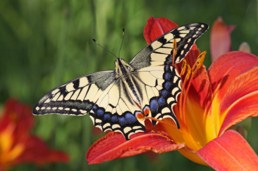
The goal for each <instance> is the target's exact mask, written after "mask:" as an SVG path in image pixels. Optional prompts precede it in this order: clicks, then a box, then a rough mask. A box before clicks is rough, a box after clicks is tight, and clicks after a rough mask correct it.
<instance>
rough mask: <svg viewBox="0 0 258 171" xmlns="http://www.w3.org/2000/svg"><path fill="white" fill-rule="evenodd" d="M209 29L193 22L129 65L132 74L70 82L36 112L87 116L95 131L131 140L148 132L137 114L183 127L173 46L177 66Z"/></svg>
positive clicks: (106, 74)
mask: <svg viewBox="0 0 258 171" xmlns="http://www.w3.org/2000/svg"><path fill="white" fill-rule="evenodd" d="M207 28H208V26H207V25H206V24H204V23H195V24H189V25H184V26H181V27H179V28H177V29H174V30H171V31H170V32H169V33H167V34H165V35H163V36H161V37H160V38H158V39H157V40H155V41H154V42H152V43H151V44H150V45H149V46H147V47H145V48H144V49H143V50H141V51H140V52H139V53H138V54H137V55H136V56H135V57H134V58H133V60H132V61H131V62H130V63H129V64H127V65H128V66H130V68H132V69H133V70H132V71H130V72H128V73H127V74H124V75H122V76H121V75H120V76H118V75H117V73H116V71H117V70H114V71H103V72H97V73H94V74H91V75H88V76H83V77H80V78H78V79H75V80H73V81H70V82H68V83H66V84H64V85H62V86H59V87H57V88H55V89H53V90H52V91H50V92H49V93H47V94H46V95H45V96H44V97H43V98H42V99H41V100H40V101H39V103H38V104H37V105H36V107H35V108H34V110H33V113H34V114H36V115H40V114H49V113H55V114H68V115H84V114H87V113H89V115H90V117H91V119H92V121H93V123H94V125H95V126H96V127H99V128H100V129H101V130H103V131H107V130H111V131H116V132H121V133H122V134H124V136H125V137H126V138H127V139H128V138H129V137H130V136H131V135H132V134H133V133H136V132H143V131H145V125H144V122H143V121H140V120H138V119H137V117H136V113H137V112H141V111H142V110H143V108H145V107H148V108H149V109H150V111H151V115H152V117H155V118H156V119H158V120H159V119H162V118H166V117H169V118H172V119H174V121H175V122H176V124H177V126H178V127H179V123H178V122H177V119H176V117H175V115H174V112H173V106H174V105H175V104H176V103H177V97H178V95H179V94H180V93H181V87H180V85H181V78H180V76H179V74H178V73H177V71H176V69H175V68H174V67H173V66H172V56H171V53H172V52H173V49H174V47H173V46H174V42H175V43H176V46H177V51H176V56H175V58H173V59H175V61H174V62H175V63H179V62H180V61H182V59H183V58H184V57H185V56H186V55H187V53H188V52H189V50H190V49H191V47H192V46H193V44H194V42H195V41H196V39H197V38H198V37H200V36H201V35H202V34H203V33H204V32H205V31H206V30H207Z"/></svg>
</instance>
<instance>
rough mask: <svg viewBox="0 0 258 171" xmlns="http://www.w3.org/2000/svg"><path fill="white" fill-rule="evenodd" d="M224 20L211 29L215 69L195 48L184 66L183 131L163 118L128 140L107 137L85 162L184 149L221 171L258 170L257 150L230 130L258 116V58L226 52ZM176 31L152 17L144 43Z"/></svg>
mask: <svg viewBox="0 0 258 171" xmlns="http://www.w3.org/2000/svg"><path fill="white" fill-rule="evenodd" d="M221 21H222V20H221V19H219V20H218V21H217V22H219V23H217V22H216V23H215V24H214V27H213V28H212V36H211V37H212V38H211V41H212V43H211V46H212V49H213V50H212V55H213V56H215V57H216V60H214V61H215V62H213V63H212V65H211V67H210V68H209V69H208V70H206V67H205V66H204V65H203V60H204V57H205V53H200V52H199V50H198V49H197V47H196V46H194V47H193V48H192V50H191V51H190V52H189V54H188V55H187V57H186V59H185V62H184V65H182V68H181V69H182V70H184V69H186V73H184V74H182V75H181V77H182V79H183V80H182V93H181V95H180V98H179V101H178V104H177V106H176V107H175V108H174V111H175V114H176V116H177V118H178V120H179V123H180V126H181V128H180V129H177V128H176V126H175V125H174V123H173V121H171V120H170V119H163V120H162V122H159V123H158V125H157V126H155V127H154V128H153V129H152V131H151V132H148V133H139V134H135V135H134V136H133V137H132V139H130V140H128V141H126V140H125V139H124V138H123V135H121V134H118V133H108V134H107V135H106V136H105V137H104V138H101V139H100V140H98V141H97V142H95V143H94V145H93V146H92V147H91V148H90V149H89V151H88V153H87V156H86V158H87V160H88V162H89V163H90V164H96V163H100V162H104V161H108V160H113V159H116V158H121V157H128V156H133V155H136V154H140V153H143V152H146V151H153V152H156V153H163V152H167V151H173V150H179V152H180V153H181V154H183V155H184V156H185V157H187V158H189V159H190V160H192V161H194V162H197V163H200V164H205V165H206V164H208V165H210V166H211V167H212V168H214V169H217V170H241V169H243V168H244V170H255V169H256V168H257V166H258V158H257V155H256V154H255V152H254V151H253V150H252V148H251V147H250V146H249V144H248V143H247V142H246V140H245V139H244V138H243V137H242V136H241V135H240V134H239V133H238V132H236V131H234V130H229V129H230V128H231V126H232V125H234V124H236V123H239V122H240V121H242V120H244V119H246V118H247V117H254V116H257V115H258V112H257V111H258V103H257V98H258V77H257V75H258V67H257V65H258V58H257V57H256V56H255V55H252V54H249V53H244V52H240V51H235V52H228V53H226V51H228V50H229V48H230V37H229V34H230V31H231V30H232V28H231V27H228V26H226V25H225V24H224V23H221ZM175 27H176V24H174V23H172V22H170V21H169V20H167V19H164V18H157V19H155V18H150V19H149V20H148V23H147V25H146V27H145V30H144V36H145V39H146V41H147V42H148V43H150V42H152V41H153V40H155V39H156V38H157V37H159V36H160V35H162V34H164V33H165V32H167V31H168V30H171V29H173V28H175ZM216 27H225V28H220V29H216ZM217 31H218V32H221V33H217ZM225 32H226V33H225ZM216 35H217V36H216ZM226 35H227V36H226ZM222 38H223V39H222ZM224 41H225V42H224ZM215 42H216V43H215ZM216 46H226V47H220V48H216ZM216 49H217V50H218V51H216Z"/></svg>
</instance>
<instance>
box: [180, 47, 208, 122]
mask: <svg viewBox="0 0 258 171" xmlns="http://www.w3.org/2000/svg"><path fill="white" fill-rule="evenodd" d="M205 55H206V52H205V51H204V52H202V53H200V54H199V55H198V57H197V59H196V61H195V63H194V64H193V66H192V67H191V66H190V64H188V62H187V61H186V59H184V60H183V61H182V67H181V72H180V75H181V78H182V79H183V85H182V93H181V96H180V99H179V114H180V117H181V118H182V120H183V121H184V120H185V116H186V101H187V95H188V92H189V90H190V87H191V82H192V80H193V78H194V77H195V75H196V73H197V71H198V70H199V69H201V67H202V66H203V62H204V59H205Z"/></svg>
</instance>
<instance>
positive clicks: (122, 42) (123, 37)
mask: <svg viewBox="0 0 258 171" xmlns="http://www.w3.org/2000/svg"><path fill="white" fill-rule="evenodd" d="M124 39H125V28H123V35H122V41H121V44H120V47H119V51H118V56H120V52H121V49H122V47H123V44H124Z"/></svg>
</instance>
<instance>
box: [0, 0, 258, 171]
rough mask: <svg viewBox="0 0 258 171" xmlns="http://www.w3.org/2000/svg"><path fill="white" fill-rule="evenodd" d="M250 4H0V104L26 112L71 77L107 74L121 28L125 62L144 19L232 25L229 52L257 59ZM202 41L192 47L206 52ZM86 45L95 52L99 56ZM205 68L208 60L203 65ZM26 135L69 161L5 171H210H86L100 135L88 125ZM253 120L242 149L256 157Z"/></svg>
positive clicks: (44, 124) (167, 166) (166, 159)
mask: <svg viewBox="0 0 258 171" xmlns="http://www.w3.org/2000/svg"><path fill="white" fill-rule="evenodd" d="M257 3H258V2H257V1H255V0H246V1H242V0H234V1H233V0H231V1H230V0H225V1H224V0H216V1H206V0H195V1H190V0H185V1H181V0H163V1H155V0H145V1H140V0H81V1H79V0H62V1H55V0H1V1H0V64H1V65H0V94H1V95H0V102H1V104H3V103H4V101H6V99H8V98H9V97H15V98H17V99H19V100H21V101H22V102H25V103H27V104H30V105H31V106H33V105H34V104H35V103H36V102H37V101H38V100H39V98H40V97H41V96H42V95H43V94H45V93H46V92H47V91H49V90H50V89H52V88H54V87H56V86H58V85H60V84H62V83H64V82H66V81H68V80H71V79H74V78H76V77H78V76H82V75H85V74H89V73H92V72H95V71H99V70H106V69H112V68H113V67H114V60H115V57H114V56H112V55H110V54H109V53H108V52H107V49H108V50H110V51H112V52H114V53H115V54H116V55H118V54H119V47H120V44H121V39H122V28H125V38H124V45H123V47H122V48H121V52H120V56H122V57H123V58H124V59H125V60H127V61H129V60H130V59H132V57H133V56H134V55H135V54H136V53H137V52H138V51H139V50H140V49H141V48H143V47H144V46H145V45H146V43H145V41H144V38H143V28H144V25H145V23H146V21H147V19H148V18H149V17H150V16H154V17H166V18H169V19H171V20H173V21H175V22H177V23H178V24H179V25H180V24H185V23H191V22H198V21H201V22H205V23H207V24H209V25H210V26H211V25H212V24H213V22H214V21H215V19H217V17H218V16H222V17H223V19H224V21H225V22H226V23H228V24H233V25H236V26H237V27H236V29H235V30H234V31H233V33H232V47H233V49H238V46H239V44H240V43H241V42H243V41H247V42H248V43H249V44H250V46H251V49H252V52H253V53H254V54H258V49H257V47H258V46H257V45H258V29H257V26H258V19H257V17H258V12H257V9H258V5H257ZM209 34H210V31H208V33H206V34H205V35H204V36H203V37H202V38H201V39H200V40H199V41H198V46H199V48H200V49H201V50H207V51H208V52H209ZM92 38H95V39H96V40H97V42H99V43H100V44H102V45H103V46H104V47H105V48H104V49H103V48H100V47H98V46H96V44H94V43H92V41H91V40H92ZM206 64H207V65H208V64H209V53H208V55H207V58H206ZM35 120H36V124H35V130H34V133H35V134H37V135H39V136H41V137H42V138H43V139H45V140H46V141H47V142H48V144H51V146H52V147H55V148H58V149H61V150H64V151H66V152H67V153H69V155H70V157H71V161H70V162H69V163H68V164H51V165H47V166H43V167H36V166H34V165H30V164H24V165H21V166H17V167H16V168H13V169H12V170H14V171H16V170H17V171H18V170H56V171H58V170H94V171H97V170H105V171H108V170H110V171H111V170H112V171H116V170H120V171H127V170H134V171H140V170H157V171H166V170H211V169H210V168H208V167H205V166H200V165H197V164H195V163H193V162H191V161H189V160H188V159H186V158H184V157H182V156H181V155H180V154H179V153H178V152H171V153H166V154H162V155H159V156H156V157H155V159H153V158H150V157H149V156H147V155H140V156H136V157H132V158H126V159H119V160H115V161H111V162H107V163H103V164H99V165H92V166H89V165H87V162H86V161H85V153H86V151H87V149H88V148H89V146H90V145H91V144H92V143H93V142H94V140H96V139H97V138H98V137H100V135H93V134H92V126H91V125H92V124H91V121H90V119H89V118H88V117H62V116H45V117H36V118H35ZM257 122H258V120H257V119H253V120H252V128H251V130H250V133H249V134H248V141H249V142H250V144H251V145H252V147H254V148H255V149H256V152H257V151H258V136H257V134H255V133H254V132H255V130H256V129H258V124H257Z"/></svg>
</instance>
